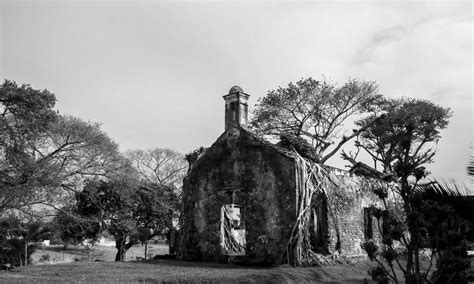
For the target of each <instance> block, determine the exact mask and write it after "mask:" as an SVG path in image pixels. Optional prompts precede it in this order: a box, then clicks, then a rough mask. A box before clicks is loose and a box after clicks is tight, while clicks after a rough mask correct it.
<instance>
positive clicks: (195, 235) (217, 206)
mask: <svg viewBox="0 0 474 284" xmlns="http://www.w3.org/2000/svg"><path fill="white" fill-rule="evenodd" d="M294 165H295V163H294V160H293V159H292V158H291V157H288V156H286V155H284V154H282V153H280V152H279V151H277V150H276V149H275V148H273V147H269V146H268V145H266V144H264V143H262V142H261V141H259V140H257V139H255V138H254V137H252V136H251V135H249V134H248V133H246V132H245V131H243V130H242V129H239V128H233V129H230V130H228V131H227V132H225V133H224V134H223V135H222V136H221V137H220V138H219V139H218V140H217V141H216V142H215V143H214V144H213V145H212V146H211V147H210V148H209V149H208V150H207V151H206V152H205V153H204V154H203V155H202V156H201V157H200V158H199V159H198V160H197V161H196V162H195V163H194V164H193V165H192V166H191V167H190V171H189V173H188V176H187V178H186V179H185V182H184V200H183V201H184V211H183V216H182V233H181V243H180V249H179V252H178V256H179V257H181V258H182V259H194V260H201V259H204V260H206V259H219V258H221V257H222V256H223V252H222V249H221V247H220V241H221V240H220V218H221V208H222V206H223V205H225V204H231V203H234V204H238V205H242V206H243V208H244V217H243V218H244V223H245V229H246V256H247V257H248V260H249V261H254V262H256V263H273V262H275V261H276V260H277V259H278V258H279V256H280V253H281V252H282V251H283V249H284V247H285V246H286V242H287V240H288V237H289V235H290V233H291V229H292V227H293V225H294V223H295V220H296V216H295V215H296V212H295V208H294V204H295V174H294V173H295V169H294Z"/></svg>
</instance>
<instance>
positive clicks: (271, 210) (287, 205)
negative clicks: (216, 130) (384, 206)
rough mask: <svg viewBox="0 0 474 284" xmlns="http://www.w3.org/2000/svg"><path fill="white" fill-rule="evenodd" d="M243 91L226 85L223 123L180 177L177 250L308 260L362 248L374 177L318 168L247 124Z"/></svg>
mask: <svg viewBox="0 0 474 284" xmlns="http://www.w3.org/2000/svg"><path fill="white" fill-rule="evenodd" d="M248 98H249V95H248V94H246V93H244V92H243V90H242V88H240V87H238V86H235V87H232V88H231V89H230V91H229V93H228V94H227V95H225V96H224V100H225V131H224V133H223V134H222V135H221V136H220V137H219V138H218V139H217V140H216V142H214V144H212V146H210V147H209V148H208V149H205V150H203V151H201V152H196V153H195V156H194V157H192V156H188V161H189V163H190V165H189V170H188V174H187V177H186V178H185V180H184V189H183V194H184V199H183V202H184V211H183V212H182V216H181V217H182V219H181V232H180V241H179V246H178V257H179V258H181V259H188V260H218V259H226V258H229V257H230V258H234V259H235V258H236V256H238V257H239V258H242V259H244V260H245V261H248V262H253V263H268V264H270V263H277V262H279V263H281V262H290V263H292V264H297V265H301V264H311V263H314V262H318V261H319V260H318V256H324V255H327V254H334V253H340V254H344V255H359V254H363V250H362V249H361V246H360V245H361V243H362V242H364V240H366V239H379V234H378V230H377V226H376V222H375V220H374V218H372V216H371V214H370V212H369V208H370V206H371V205H374V206H380V200H379V199H378V198H377V196H375V194H373V193H372V188H373V187H374V186H375V185H379V186H380V185H382V186H384V185H383V184H382V183H381V182H378V181H376V180H373V179H369V178H364V177H361V176H356V175H351V174H349V173H348V172H345V171H342V170H338V169H334V168H330V167H324V168H321V167H319V166H318V165H317V163H314V162H313V161H310V160H308V159H305V158H302V157H301V155H299V154H298V153H296V152H295V151H289V150H286V149H283V148H281V147H278V146H277V145H274V144H271V143H269V142H267V141H265V140H263V139H262V138H259V137H257V136H256V135H254V134H252V133H251V132H249V131H248V130H247V129H246V124H247V119H248V118H247V117H248V106H247V100H248Z"/></svg>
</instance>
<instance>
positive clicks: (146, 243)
mask: <svg viewBox="0 0 474 284" xmlns="http://www.w3.org/2000/svg"><path fill="white" fill-rule="evenodd" d="M147 251H148V242H145V260H146V254H147Z"/></svg>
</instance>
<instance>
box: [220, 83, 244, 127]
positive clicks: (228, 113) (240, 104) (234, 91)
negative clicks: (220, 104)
mask: <svg viewBox="0 0 474 284" xmlns="http://www.w3.org/2000/svg"><path fill="white" fill-rule="evenodd" d="M248 99H249V95H248V94H246V93H244V91H243V90H242V88H241V87H239V86H233V87H232V88H231V89H230V90H229V93H228V94H227V95H225V96H224V100H225V130H226V131H227V129H229V128H231V127H246V125H247V120H248V105H247V100H248Z"/></svg>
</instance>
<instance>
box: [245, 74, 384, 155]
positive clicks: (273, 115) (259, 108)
mask: <svg viewBox="0 0 474 284" xmlns="http://www.w3.org/2000/svg"><path fill="white" fill-rule="evenodd" d="M377 89H378V87H377V85H376V84H375V82H366V81H362V80H356V79H353V80H350V81H348V82H347V83H345V84H344V85H343V86H342V87H337V86H336V85H334V84H331V83H330V82H327V81H323V82H320V81H316V80H314V79H312V78H308V79H301V80H300V81H298V82H296V84H294V83H290V84H288V86H287V87H286V88H283V87H279V88H278V89H276V90H271V91H269V92H268V93H267V95H266V96H265V97H263V98H261V99H259V101H258V104H257V105H256V107H255V110H254V118H253V119H252V121H251V122H250V126H251V128H252V129H253V130H254V131H256V132H258V133H261V134H264V135H277V136H282V135H291V136H296V137H301V138H303V139H304V140H306V141H307V142H308V143H310V144H311V146H312V148H313V151H314V154H313V155H314V156H316V157H317V160H318V161H319V162H320V163H321V164H324V162H325V161H327V160H328V159H329V158H330V157H331V156H333V155H334V154H335V153H337V151H339V149H340V148H341V147H342V145H344V144H345V143H346V142H347V141H349V140H350V139H352V138H354V137H356V136H357V134H359V133H360V132H361V131H362V130H364V129H365V128H366V127H367V126H368V125H370V124H371V123H372V122H367V125H360V129H358V130H354V131H353V132H352V133H351V134H349V135H347V136H346V135H341V132H342V131H343V126H344V123H346V122H348V121H349V120H350V119H352V120H354V119H355V118H356V117H357V116H359V115H361V114H363V113H364V112H365V110H366V108H367V106H369V105H371V104H372V103H374V102H376V101H378V100H380V98H381V96H380V95H379V94H378V90H377ZM374 119H377V118H374ZM336 140H337V141H338V142H337V143H335V141H336ZM331 146H333V147H332V148H331Z"/></svg>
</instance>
